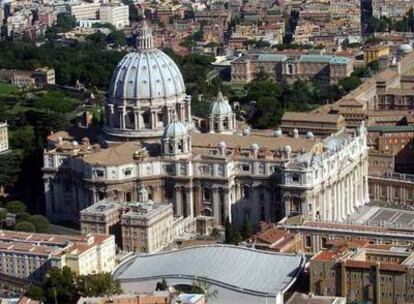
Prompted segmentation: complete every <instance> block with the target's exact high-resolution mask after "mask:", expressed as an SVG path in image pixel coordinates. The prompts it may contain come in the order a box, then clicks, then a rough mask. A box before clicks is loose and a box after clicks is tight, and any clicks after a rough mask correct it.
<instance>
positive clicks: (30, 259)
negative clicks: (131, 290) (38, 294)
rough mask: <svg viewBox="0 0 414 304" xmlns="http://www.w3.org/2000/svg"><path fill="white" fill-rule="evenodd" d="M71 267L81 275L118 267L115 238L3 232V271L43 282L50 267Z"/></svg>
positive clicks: (0, 249) (0, 258) (0, 252)
mask: <svg viewBox="0 0 414 304" xmlns="http://www.w3.org/2000/svg"><path fill="white" fill-rule="evenodd" d="M64 266H68V267H69V268H71V269H72V270H73V271H75V272H76V273H78V274H80V275H87V274H91V273H100V272H111V271H112V270H113V268H114V267H115V238H114V236H112V235H91V234H89V235H86V236H65V235H52V234H38V233H27V232H16V231H7V230H0V272H1V273H2V274H5V275H8V276H12V277H16V278H20V279H28V280H30V281H40V280H41V279H42V278H43V277H44V275H45V273H46V271H47V270H48V269H50V268H51V267H64Z"/></svg>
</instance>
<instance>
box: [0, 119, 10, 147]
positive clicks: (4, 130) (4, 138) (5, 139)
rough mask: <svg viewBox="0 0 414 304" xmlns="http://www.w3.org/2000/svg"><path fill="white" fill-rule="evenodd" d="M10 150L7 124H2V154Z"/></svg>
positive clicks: (0, 137) (0, 127) (0, 131)
mask: <svg viewBox="0 0 414 304" xmlns="http://www.w3.org/2000/svg"><path fill="white" fill-rule="evenodd" d="M7 150H9V134H8V125H7V122H3V123H1V122H0V153H4V152H6V151H7Z"/></svg>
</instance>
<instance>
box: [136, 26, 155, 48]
mask: <svg viewBox="0 0 414 304" xmlns="http://www.w3.org/2000/svg"><path fill="white" fill-rule="evenodd" d="M136 48H137V50H139V51H145V50H153V49H154V37H153V36H152V31H151V28H150V27H149V26H148V24H147V22H146V21H145V20H144V21H143V22H142V27H141V28H140V29H139V30H138V34H137V41H136Z"/></svg>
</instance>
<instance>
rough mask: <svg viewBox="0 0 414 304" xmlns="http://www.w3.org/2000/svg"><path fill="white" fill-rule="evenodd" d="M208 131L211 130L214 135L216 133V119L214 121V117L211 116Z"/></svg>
mask: <svg viewBox="0 0 414 304" xmlns="http://www.w3.org/2000/svg"><path fill="white" fill-rule="evenodd" d="M208 129H209V132H210V133H214V132H215V130H214V119H213V117H212V116H210V118H209V122H208Z"/></svg>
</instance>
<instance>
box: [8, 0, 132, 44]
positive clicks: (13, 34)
mask: <svg viewBox="0 0 414 304" xmlns="http://www.w3.org/2000/svg"><path fill="white" fill-rule="evenodd" d="M59 14H68V15H71V16H73V17H74V18H75V19H76V22H77V24H78V25H79V26H81V27H92V25H93V24H94V23H108V24H112V25H113V26H114V27H115V28H117V29H124V28H125V27H127V26H129V7H128V5H124V4H122V3H121V2H120V1H110V2H108V1H92V2H86V1H76V0H75V1H60V0H54V1H31V0H29V1H18V0H10V1H2V2H1V3H0V27H1V38H2V39H5V38H7V37H9V38H13V39H16V38H26V39H31V40H39V39H41V38H43V37H44V36H45V33H46V30H47V28H48V27H50V26H52V25H53V24H55V23H56V21H57V16H58V15H59Z"/></svg>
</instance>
